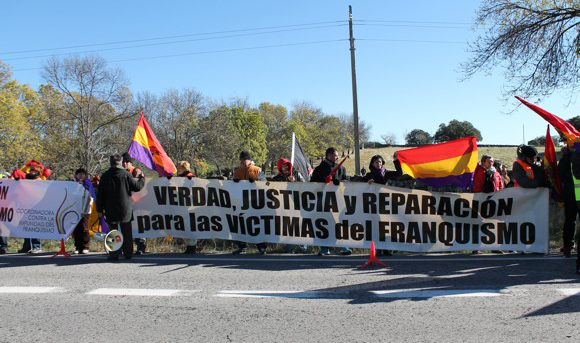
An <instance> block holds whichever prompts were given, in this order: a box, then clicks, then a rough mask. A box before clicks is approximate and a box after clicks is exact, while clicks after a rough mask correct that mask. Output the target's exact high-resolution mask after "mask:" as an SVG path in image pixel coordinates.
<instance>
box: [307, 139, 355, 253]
mask: <svg viewBox="0 0 580 343" xmlns="http://www.w3.org/2000/svg"><path fill="white" fill-rule="evenodd" d="M337 166H338V150H336V149H335V148H328V149H326V158H325V159H324V160H323V161H322V162H320V165H319V166H318V167H316V168H314V171H313V172H312V176H311V177H310V182H323V183H326V177H327V176H330V174H331V173H332V171H333V170H334V168H336V167H337ZM346 180H348V175H347V174H346V168H344V166H340V168H338V169H337V170H336V173H335V174H334V175H333V176H332V182H333V183H334V184H335V185H338V184H340V182H341V181H346ZM351 253H352V252H351V251H350V249H349V248H342V249H340V254H341V255H350V254H351ZM318 255H319V256H323V255H330V248H329V247H320V252H319V253H318Z"/></svg>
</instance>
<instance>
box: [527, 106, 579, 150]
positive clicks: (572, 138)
mask: <svg viewBox="0 0 580 343" xmlns="http://www.w3.org/2000/svg"><path fill="white" fill-rule="evenodd" d="M516 99H518V100H519V101H521V102H522V104H524V105H526V106H528V107H529V108H530V109H531V110H532V111H534V112H536V113H537V114H539V115H540V116H541V117H542V118H544V119H545V120H546V121H547V122H548V123H550V124H552V126H553V127H554V128H555V129H556V130H557V131H558V132H559V133H561V134H562V135H564V137H565V138H566V144H568V146H572V145H574V143H577V142H580V132H579V131H578V130H576V128H575V127H574V125H572V124H570V123H569V122H567V121H565V120H564V119H562V118H560V117H557V116H555V115H553V114H552V113H550V112H548V111H546V110H544V109H542V108H540V107H538V106H536V105H534V104H530V103H529V102H527V101H525V100H524V99H522V98H520V97H519V96H516ZM547 139H548V137H546V143H547Z"/></svg>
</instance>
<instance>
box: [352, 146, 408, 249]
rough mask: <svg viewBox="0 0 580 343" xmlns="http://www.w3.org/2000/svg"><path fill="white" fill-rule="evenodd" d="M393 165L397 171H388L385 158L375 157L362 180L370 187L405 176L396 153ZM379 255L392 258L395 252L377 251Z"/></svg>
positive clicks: (372, 158)
mask: <svg viewBox="0 0 580 343" xmlns="http://www.w3.org/2000/svg"><path fill="white" fill-rule="evenodd" d="M393 163H394V164H395V171H387V170H386V169H385V159H384V158H383V156H381V155H375V156H373V157H371V162H370V163H369V172H368V173H367V174H366V175H365V176H364V177H363V179H362V180H363V181H366V182H368V183H369V185H372V184H373V183H378V184H379V185H386V184H387V181H389V180H393V179H396V178H398V177H401V176H402V175H403V169H402V168H401V163H400V162H399V158H398V157H397V153H396V152H395V153H394V154H393ZM377 255H386V256H392V255H393V252H392V251H391V250H377Z"/></svg>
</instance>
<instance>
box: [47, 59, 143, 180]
mask: <svg viewBox="0 0 580 343" xmlns="http://www.w3.org/2000/svg"><path fill="white" fill-rule="evenodd" d="M41 75H42V77H43V78H44V80H46V81H47V82H48V84H49V85H51V86H53V87H54V88H55V89H56V90H58V91H59V92H61V93H62V94H63V95H64V102H65V106H64V109H65V111H66V112H67V115H68V117H70V118H71V120H72V121H73V123H74V128H75V136H77V137H78V138H79V146H80V154H79V156H72V158H76V159H77V160H78V161H79V162H80V164H81V165H83V166H85V167H86V168H87V170H88V171H89V173H92V172H94V171H96V170H98V169H100V168H102V167H103V165H105V164H106V157H107V155H109V154H110V153H111V152H112V149H111V147H110V145H109V144H108V143H109V140H107V138H108V137H109V135H108V132H107V131H108V130H107V129H110V126H111V125H113V124H116V123H119V122H120V121H122V120H125V119H129V118H134V117H135V116H137V115H138V113H137V112H136V111H134V109H133V108H132V94H131V92H130V90H129V88H128V80H127V78H126V77H125V74H124V73H123V71H122V70H120V69H111V68H108V67H107V62H106V61H105V60H104V59H103V58H102V57H99V56H96V55H92V56H83V57H79V56H71V57H64V58H63V59H58V58H56V57H55V58H51V59H50V60H48V62H46V64H45V65H44V66H43V69H42V72H41ZM126 139H127V141H126V143H127V147H128V146H129V141H130V138H126Z"/></svg>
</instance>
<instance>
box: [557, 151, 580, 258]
mask: <svg viewBox="0 0 580 343" xmlns="http://www.w3.org/2000/svg"><path fill="white" fill-rule="evenodd" d="M558 172H559V173H560V178H561V179H562V191H563V193H564V194H563V196H564V218H565V219H564V226H563V227H562V239H563V241H564V247H563V248H562V252H563V253H564V257H570V256H571V250H572V247H573V246H574V232H575V231H576V217H578V213H579V211H578V206H577V204H576V195H575V194H574V190H575V188H574V180H573V179H572V154H571V153H570V150H569V149H568V147H563V148H562V157H561V158H560V161H558Z"/></svg>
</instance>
